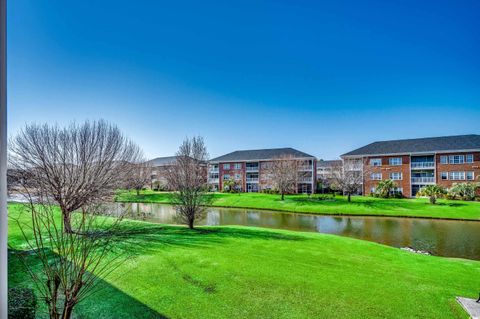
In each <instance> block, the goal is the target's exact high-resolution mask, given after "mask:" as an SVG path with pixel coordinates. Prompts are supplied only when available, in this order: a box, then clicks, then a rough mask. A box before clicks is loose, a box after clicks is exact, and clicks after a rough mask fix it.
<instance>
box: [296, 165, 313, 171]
mask: <svg viewBox="0 0 480 319" xmlns="http://www.w3.org/2000/svg"><path fill="white" fill-rule="evenodd" d="M298 170H299V171H311V170H313V166H312V165H300V166H298Z"/></svg>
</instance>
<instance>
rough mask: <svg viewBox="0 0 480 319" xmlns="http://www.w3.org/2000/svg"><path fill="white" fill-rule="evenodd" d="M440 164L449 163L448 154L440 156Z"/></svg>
mask: <svg viewBox="0 0 480 319" xmlns="http://www.w3.org/2000/svg"><path fill="white" fill-rule="evenodd" d="M440 164H448V156H446V155H442V156H440Z"/></svg>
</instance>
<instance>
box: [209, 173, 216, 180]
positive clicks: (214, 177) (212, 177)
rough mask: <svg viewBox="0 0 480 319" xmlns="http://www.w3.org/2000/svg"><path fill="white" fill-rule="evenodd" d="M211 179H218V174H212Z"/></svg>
mask: <svg viewBox="0 0 480 319" xmlns="http://www.w3.org/2000/svg"><path fill="white" fill-rule="evenodd" d="M210 179H218V173H210Z"/></svg>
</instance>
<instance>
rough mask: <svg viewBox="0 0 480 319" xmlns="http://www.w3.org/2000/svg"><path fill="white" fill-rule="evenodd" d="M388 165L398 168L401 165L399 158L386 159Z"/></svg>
mask: <svg viewBox="0 0 480 319" xmlns="http://www.w3.org/2000/svg"><path fill="white" fill-rule="evenodd" d="M388 164H389V165H391V166H400V165H402V164H403V161H402V158H401V157H390V158H389V159H388Z"/></svg>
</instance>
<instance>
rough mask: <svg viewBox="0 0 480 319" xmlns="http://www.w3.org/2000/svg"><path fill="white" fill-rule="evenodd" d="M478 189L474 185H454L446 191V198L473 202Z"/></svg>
mask: <svg viewBox="0 0 480 319" xmlns="http://www.w3.org/2000/svg"><path fill="white" fill-rule="evenodd" d="M478 189H480V185H479V184H476V183H455V184H453V186H452V187H451V188H450V189H449V190H448V193H447V198H449V199H462V200H475V198H476V197H477V190H478Z"/></svg>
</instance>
